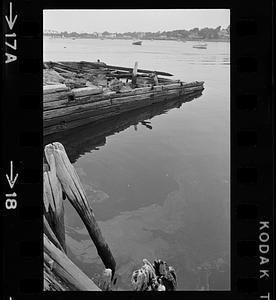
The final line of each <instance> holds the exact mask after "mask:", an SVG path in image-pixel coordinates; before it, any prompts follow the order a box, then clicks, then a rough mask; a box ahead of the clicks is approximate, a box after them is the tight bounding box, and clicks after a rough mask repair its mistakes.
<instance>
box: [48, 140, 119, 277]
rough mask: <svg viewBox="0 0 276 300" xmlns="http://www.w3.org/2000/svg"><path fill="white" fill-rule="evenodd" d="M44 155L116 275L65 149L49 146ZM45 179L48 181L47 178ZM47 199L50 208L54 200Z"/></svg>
mask: <svg viewBox="0 0 276 300" xmlns="http://www.w3.org/2000/svg"><path fill="white" fill-rule="evenodd" d="M44 153H45V157H46V160H47V162H48V164H49V165H50V168H51V166H52V168H53V170H54V171H55V172H56V177H57V179H58V182H59V183H60V185H61V190H62V191H63V192H64V193H65V194H66V197H67V198H68V200H69V201H70V203H71V204H72V205H73V207H74V208H75V209H76V211H77V212H78V214H79V216H80V217H81V219H82V221H83V222H84V225H85V227H86V228H87V231H88V233H89V235H90V237H91V239H92V240H93V242H94V244H95V246H96V248H97V251H98V254H99V256H100V258H101V259H102V261H103V263H104V265H105V267H106V268H109V269H111V270H112V274H113V275H114V272H115V268H116V263H115V260H114V258H113V255H112V253H111V251H110V249H109V246H108V244H107V243H106V241H105V240H104V238H103V236H102V233H101V230H100V228H99V226H98V224H97V222H96V219H95V216H94V214H93V211H92V208H91V207H90V205H89V203H88V201H87V198H86V195H85V191H84V189H83V187H82V185H81V182H80V179H79V177H78V174H77V173H76V171H75V169H74V167H73V166H72V165H71V163H70V161H69V159H68V157H67V154H66V152H65V149H64V147H63V146H62V144H60V143H53V144H49V145H47V146H46V147H45V150H44ZM45 179H46V180H47V176H45ZM46 187H47V184H46ZM46 199H49V200H48V202H49V205H48V206H49V207H50V203H51V200H52V198H51V197H48V198H46ZM46 204H47V201H46Z"/></svg>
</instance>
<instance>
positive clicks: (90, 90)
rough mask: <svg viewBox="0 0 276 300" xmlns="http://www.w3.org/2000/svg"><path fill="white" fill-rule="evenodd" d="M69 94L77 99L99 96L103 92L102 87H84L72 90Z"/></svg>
mask: <svg viewBox="0 0 276 300" xmlns="http://www.w3.org/2000/svg"><path fill="white" fill-rule="evenodd" d="M71 92H72V93H73V95H74V96H75V97H76V98H77V97H83V96H89V95H97V94H101V93H102V92H103V88H102V87H84V88H77V89H72V90H71Z"/></svg>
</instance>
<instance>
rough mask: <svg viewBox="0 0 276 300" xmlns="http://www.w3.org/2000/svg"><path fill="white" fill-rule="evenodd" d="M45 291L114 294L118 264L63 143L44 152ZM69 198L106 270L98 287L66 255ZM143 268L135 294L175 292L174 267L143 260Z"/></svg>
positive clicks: (136, 274) (133, 280)
mask: <svg viewBox="0 0 276 300" xmlns="http://www.w3.org/2000/svg"><path fill="white" fill-rule="evenodd" d="M43 168H44V172H43V176H44V188H43V194H44V196H43V201H44V216H43V223H44V234H43V242H44V267H43V274H44V291H111V290H112V284H113V283H114V284H115V281H116V278H115V279H114V280H113V277H114V273H115V267H116V263H115V260H114V258H113V256H112V254H111V251H110V249H109V247H108V245H107V243H106V242H105V240H104V238H103V236H102V234H101V231H100V228H99V226H98V224H97V222H96V220H95V217H94V214H93V211H92V208H91V207H90V206H89V204H88V202H87V199H86V195H85V192H84V189H83V187H82V185H81V182H80V180H79V177H78V175H77V173H76V171H75V169H74V167H73V166H72V164H71V163H70V161H69V159H68V157H67V154H66V152H65V149H64V147H63V145H62V144H60V143H53V144H48V145H47V146H45V149H44V165H43ZM66 199H68V200H69V201H70V203H71V204H72V205H73V207H74V208H75V209H76V210H77V212H78V214H79V215H80V217H81V219H82V221H83V222H84V224H85V226H86V229H87V230H88V233H89V235H90V237H91V239H92V240H93V242H94V244H95V246H96V248H97V250H98V254H99V256H100V258H101V259H102V261H103V263H104V265H105V267H106V269H105V270H104V272H103V279H102V281H101V282H100V284H99V285H100V286H97V285H96V284H95V283H94V282H93V281H92V280H91V279H90V278H89V277H88V276H87V275H86V274H85V273H84V272H82V271H81V270H80V269H79V268H78V267H77V266H76V265H75V264H74V263H73V262H72V261H71V260H70V259H69V258H68V256H67V255H66V252H67V250H66V240H65V230H64V206H63V201H64V200H66ZM143 262H144V265H143V266H142V268H141V269H138V270H136V271H134V272H133V274H132V278H131V283H132V286H133V290H134V291H174V290H175V289H176V285H177V282H176V274H175V270H174V268H172V267H171V266H168V265H167V263H166V262H164V261H162V260H155V261H154V263H153V265H152V264H151V263H150V262H149V261H148V260H147V259H144V260H143Z"/></svg>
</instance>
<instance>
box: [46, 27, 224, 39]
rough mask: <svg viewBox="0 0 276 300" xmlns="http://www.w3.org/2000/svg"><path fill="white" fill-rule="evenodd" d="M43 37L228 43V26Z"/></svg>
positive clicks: (54, 33) (55, 33) (48, 32)
mask: <svg viewBox="0 0 276 300" xmlns="http://www.w3.org/2000/svg"><path fill="white" fill-rule="evenodd" d="M43 35H44V36H50V37H51V38H62V37H63V38H86V39H89V38H91V39H97V38H98V39H130V40H131V39H134V40H176V41H177V40H191V41H193V40H208V41H212V40H214V41H220V40H221V41H229V40H230V25H229V26H228V27H227V28H221V26H218V27H217V28H208V27H205V28H201V29H199V28H193V29H190V30H185V29H179V30H171V31H162V32H161V31H158V32H124V33H118V32H108V31H104V32H96V31H95V32H93V33H87V32H81V33H80V32H67V31H64V32H59V31H57V30H49V29H45V30H44V31H43Z"/></svg>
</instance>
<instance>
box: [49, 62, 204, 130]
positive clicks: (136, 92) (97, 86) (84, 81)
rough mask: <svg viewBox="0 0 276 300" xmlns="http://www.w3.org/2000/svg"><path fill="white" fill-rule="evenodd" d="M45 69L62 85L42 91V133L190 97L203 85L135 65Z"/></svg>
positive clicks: (71, 64) (88, 64)
mask: <svg viewBox="0 0 276 300" xmlns="http://www.w3.org/2000/svg"><path fill="white" fill-rule="evenodd" d="M45 68H47V69H46V71H49V72H50V71H51V70H55V71H54V72H56V73H58V74H59V76H64V77H63V78H64V83H63V84H51V85H46V86H44V88H43V95H44V96H43V107H44V113H43V118H44V128H45V130H46V128H48V129H49V127H52V126H55V129H56V130H57V131H60V130H64V129H66V128H72V127H74V126H81V125H83V124H87V123H89V122H93V121H97V120H100V119H102V118H107V117H110V116H115V115H118V114H120V113H122V112H124V111H128V110H133V109H136V108H139V107H143V106H147V105H151V104H153V103H156V102H161V101H168V100H170V99H173V98H174V97H176V96H180V95H186V94H192V93H194V92H197V91H201V90H202V89H203V83H204V82H197V81H196V82H192V83H185V82H181V81H180V80H171V79H168V78H165V77H158V75H162V76H171V74H169V73H165V72H161V71H150V70H144V69H138V63H137V62H135V65H134V67H133V69H131V68H126V67H117V66H110V65H106V64H104V63H99V62H97V63H94V62H59V63H57V62H48V63H45ZM124 80H126V82H124ZM128 81H129V82H128ZM47 131H48V130H47Z"/></svg>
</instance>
